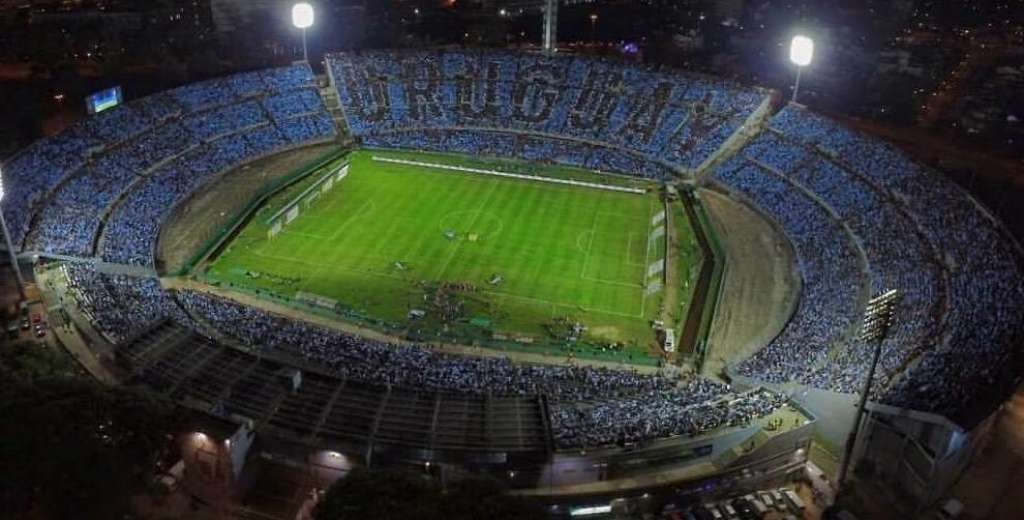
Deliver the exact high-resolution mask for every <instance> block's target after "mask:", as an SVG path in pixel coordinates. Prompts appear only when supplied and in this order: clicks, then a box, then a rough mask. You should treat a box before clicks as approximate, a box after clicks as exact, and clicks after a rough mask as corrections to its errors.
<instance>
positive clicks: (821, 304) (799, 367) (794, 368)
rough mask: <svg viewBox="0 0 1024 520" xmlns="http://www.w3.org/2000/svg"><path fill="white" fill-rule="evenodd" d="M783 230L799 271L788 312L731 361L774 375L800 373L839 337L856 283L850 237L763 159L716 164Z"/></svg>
mask: <svg viewBox="0 0 1024 520" xmlns="http://www.w3.org/2000/svg"><path fill="white" fill-rule="evenodd" d="M716 178H717V179H718V180H719V181H720V182H722V183H725V184H728V185H729V186H731V187H733V188H734V189H736V190H738V191H739V192H741V193H742V194H744V195H745V196H746V197H748V198H749V199H750V200H751V201H752V202H753V203H754V204H756V205H757V206H758V207H760V208H761V209H762V211H764V212H765V213H767V214H768V215H769V216H771V217H772V218H773V219H774V220H775V221H776V222H777V223H778V224H779V225H780V226H781V227H782V229H784V230H785V232H786V233H787V235H788V236H789V238H790V241H791V242H792V244H793V246H794V248H795V250H796V255H797V260H798V263H797V267H798V269H799V272H800V275H801V278H802V279H803V285H802V292H801V295H800V300H799V302H798V306H797V308H796V312H795V314H794V315H793V317H792V318H791V319H790V321H789V322H788V323H787V325H786V327H785V328H784V329H783V331H782V333H781V334H780V335H779V336H778V337H776V338H775V339H774V340H773V341H772V342H771V343H770V344H769V345H768V346H766V347H765V348H763V349H761V350H760V351H759V352H757V353H755V354H754V355H753V356H751V357H750V358H748V359H747V360H745V361H744V362H743V363H741V364H740V365H739V367H738V372H739V373H740V374H742V375H746V376H750V377H757V378H761V379H763V380H765V381H769V382H773V383H781V382H784V381H790V380H794V379H799V378H802V377H806V376H807V375H808V373H809V372H810V371H811V370H813V369H814V368H815V367H816V366H819V365H821V364H823V363H824V362H825V361H826V359H825V358H826V356H827V354H828V353H829V351H830V350H831V349H832V348H833V347H834V346H836V345H838V344H839V343H840V342H842V341H843V340H844V332H846V331H847V329H848V328H849V327H850V325H851V324H852V322H853V320H854V319H855V317H856V308H857V307H856V306H857V299H858V297H859V296H860V291H861V288H862V287H863V285H864V280H863V271H862V266H861V265H860V261H859V257H858V254H857V250H856V244H855V242H854V238H853V237H852V236H850V235H849V234H848V233H847V232H846V231H845V230H844V228H843V227H841V226H840V225H839V224H838V223H837V222H836V221H835V220H833V219H832V218H830V216H829V214H828V213H827V212H826V211H825V210H824V208H822V207H820V206H818V205H817V204H815V202H814V201H813V200H812V199H811V198H809V197H807V196H806V195H804V194H802V193H801V192H799V191H798V190H796V189H794V188H793V187H792V186H791V185H790V184H788V183H787V182H786V181H785V180H783V179H782V178H780V177H778V176H776V175H773V174H772V173H770V172H769V171H767V170H765V169H764V168H763V167H761V166H759V165H757V164H755V163H753V162H749V161H746V160H744V159H743V158H739V159H737V160H735V161H733V162H731V163H730V164H728V165H726V166H725V167H723V168H721V169H719V170H718V171H717V172H716Z"/></svg>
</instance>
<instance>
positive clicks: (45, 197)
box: [3, 65, 337, 266]
mask: <svg viewBox="0 0 1024 520" xmlns="http://www.w3.org/2000/svg"><path fill="white" fill-rule="evenodd" d="M336 132H337V131H336V129H335V127H334V122H333V120H332V119H331V117H330V115H329V114H328V113H327V110H326V108H325V107H324V105H323V102H322V101H321V100H320V96H319V94H318V93H317V91H316V90H315V82H314V78H313V75H312V71H311V70H310V69H309V67H308V66H306V65H295V66H291V67H285V68H280V69H271V70H265V71H256V72H251V73H245V74H239V75H236V76H230V77H227V78H222V79H216V80H212V81H207V82H203V83H197V84H194V85H187V86H185V87H181V88H178V89H175V90H171V91H168V92H166V93H161V94H157V95H154V96H149V97H147V98H143V99H140V100H138V101H135V102H132V103H128V104H126V105H122V106H120V107H116V108H114V109H111V110H108V111H105V112H102V113H100V114H98V115H97V116H95V117H92V118H89V119H86V120H84V121H83V122H81V123H79V124H77V125H75V126H73V127H72V128H71V129H69V130H67V131H65V132H63V133H62V134H60V135H58V136H56V137H53V138H50V139H44V140H42V141H40V142H38V143H36V144H34V145H33V146H31V147H29V148H28V149H27V150H24V151H22V152H21V153H20V154H18V155H17V156H16V157H15V158H14V159H13V160H12V161H10V163H9V164H7V165H6V167H5V172H4V175H5V180H6V181H7V183H6V185H7V186H8V187H9V189H10V190H11V194H10V196H8V197H6V198H5V199H4V201H3V210H4V212H5V216H7V217H8V218H9V220H10V222H9V224H10V228H11V232H12V236H13V238H14V242H15V243H16V244H22V245H23V247H24V249H26V250H32V251H39V252H44V253H53V254H63V255H72V256H79V257H89V256H92V255H94V254H100V255H101V256H102V257H103V258H105V259H107V260H109V261H115V262H125V263H132V264H140V265H147V266H149V265H152V264H153V258H152V250H153V245H154V243H155V240H156V235H157V231H158V226H159V222H160V221H161V219H162V217H163V216H164V215H165V214H166V211H168V210H170V209H171V208H173V206H174V205H175V204H176V203H177V202H179V201H180V200H181V199H183V198H185V197H186V196H188V195H189V194H190V193H192V191H193V190H195V189H196V188H198V187H199V186H200V185H202V184H203V182H205V181H207V180H209V178H210V177H211V176H215V175H216V174H218V173H220V172H222V171H225V170H228V169H230V168H233V167H236V166H238V165H239V164H241V163H244V162H247V161H250V160H253V159H256V158H259V157H261V156H264V155H268V154H270V153H273V152H275V151H279V150H282V149H285V148H289V147H294V146H300V145H304V144H309V143H314V142H320V141H324V140H327V139H331V138H333V137H335V136H336ZM33 216H34V217H33ZM104 219H108V220H107V224H106V226H104ZM101 234H102V235H104V236H105V237H106V238H107V240H101V237H100V235H101ZM98 242H103V247H102V248H101V250H100V251H97V250H96V246H97V244H98Z"/></svg>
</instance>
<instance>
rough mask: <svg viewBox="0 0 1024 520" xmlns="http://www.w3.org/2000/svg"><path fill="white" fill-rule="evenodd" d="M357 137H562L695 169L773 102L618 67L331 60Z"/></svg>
mask: <svg viewBox="0 0 1024 520" xmlns="http://www.w3.org/2000/svg"><path fill="white" fill-rule="evenodd" d="M327 62H328V69H329V72H330V74H331V77H332V79H333V82H334V85H335V86H336V87H337V89H338V94H339V99H340V100H341V104H342V106H343V107H344V109H345V115H346V118H347V122H348V126H349V128H350V129H351V131H352V133H353V134H354V135H355V136H357V137H360V138H363V139H372V138H373V136H375V135H378V134H382V133H387V132H393V131H422V130H428V129H434V130H437V129H461V130H467V131H477V130H489V131H491V132H515V133H528V134H534V135H558V136H562V137H564V138H567V139H575V140H578V141H581V142H584V143H590V144H591V145H596V146H607V147H610V148H612V149H615V148H622V149H626V150H630V151H631V152H633V153H634V154H636V155H638V156H642V157H646V158H648V159H650V158H664V159H665V161H666V162H667V163H668V164H671V165H672V166H673V167H675V168H684V169H692V168H696V167H697V166H699V165H700V164H701V163H702V162H703V161H704V160H705V159H707V158H708V157H709V156H710V155H711V154H712V153H714V152H715V151H716V150H718V148H719V147H720V146H721V145H722V144H723V143H724V142H725V140H726V139H728V138H729V136H731V135H732V134H733V133H734V132H735V131H736V130H737V129H738V128H739V127H740V126H741V125H742V124H743V122H744V121H745V120H746V119H747V117H749V116H750V115H751V114H753V113H754V111H755V110H756V109H757V107H758V106H759V105H760V104H761V103H762V102H763V101H764V98H765V96H764V95H763V94H762V93H760V92H757V91H754V90H751V89H744V88H740V87H737V86H734V85H731V84H728V83H726V82H724V81H719V80H710V79H708V78H704V77H700V76H697V75H690V74H684V73H681V72H679V71H675V70H671V69H659V68H655V67H647V66H643V65H637V64H632V63H625V62H618V61H613V60H604V59H594V58H582V57H569V56H566V57H561V56H558V57H552V56H539V55H533V54H517V53H509V52H502V51H485V50H457V51H455V50H449V51H408V52H394V51H373V52H366V53H343V54H334V55H330V56H328V59H327Z"/></svg>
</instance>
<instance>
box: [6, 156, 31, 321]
mask: <svg viewBox="0 0 1024 520" xmlns="http://www.w3.org/2000/svg"><path fill="white" fill-rule="evenodd" d="M3 201H4V172H3V170H0V229H2V231H3V233H4V242H5V243H6V245H7V254H8V255H10V260H11V269H14V281H15V283H16V284H17V285H18V296H20V297H21V301H23V302H24V301H27V300H28V298H26V297H25V280H24V279H23V278H22V277H21V267H19V266H18V255H17V254H16V253H15V252H14V244H13V243H12V242H11V233H10V231H8V230H7V220H6V219H4V209H3Z"/></svg>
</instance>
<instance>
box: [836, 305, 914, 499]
mask: <svg viewBox="0 0 1024 520" xmlns="http://www.w3.org/2000/svg"><path fill="white" fill-rule="evenodd" d="M899 301H900V293H899V291H896V290H889V291H886V292H884V293H882V294H880V295H878V296H876V297H874V298H872V299H871V300H870V301H869V302H868V305H867V308H866V309H864V321H863V322H862V323H861V329H860V340H861V341H863V342H864V343H866V344H869V345H871V346H873V347H874V353H873V354H872V356H871V368H869V369H868V374H867V377H866V378H865V379H864V386H863V387H862V388H861V391H860V402H859V403H858V404H857V418H856V419H854V422H853V430H852V431H851V432H850V436H849V437H847V439H846V450H845V452H844V453H843V460H842V461H841V462H840V464H839V475H838V477H837V480H836V496H837V497H838V496H839V493H840V491H842V489H843V484H844V483H845V481H846V473H847V471H849V469H850V459H852V458H853V448H854V447H855V446H856V445H857V433H858V432H859V431H860V423H861V419H863V418H864V407H865V405H867V401H868V395H870V394H871V382H872V380H873V379H874V378H875V369H876V368H877V367H878V358H879V357H881V355H882V342H883V341H885V337H886V335H887V334H889V329H890V328H892V325H893V320H894V318H895V316H896V305H897V304H898V303H899Z"/></svg>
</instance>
